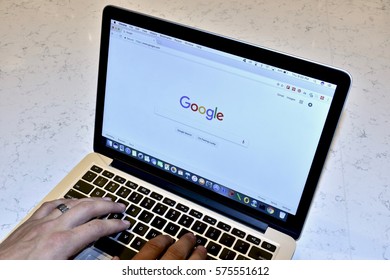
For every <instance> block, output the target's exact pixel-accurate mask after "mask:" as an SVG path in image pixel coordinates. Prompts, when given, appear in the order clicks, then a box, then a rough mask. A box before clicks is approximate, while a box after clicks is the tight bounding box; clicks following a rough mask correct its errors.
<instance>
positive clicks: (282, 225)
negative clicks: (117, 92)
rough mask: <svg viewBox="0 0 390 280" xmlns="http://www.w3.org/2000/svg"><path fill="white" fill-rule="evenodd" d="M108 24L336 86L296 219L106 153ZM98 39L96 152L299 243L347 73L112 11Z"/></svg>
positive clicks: (347, 85) (338, 112)
mask: <svg viewBox="0 0 390 280" xmlns="http://www.w3.org/2000/svg"><path fill="white" fill-rule="evenodd" d="M111 20H117V21H120V22H124V23H127V24H131V25H135V26H139V27H141V28H145V29H148V30H152V31H155V32H158V33H163V34H166V35H169V36H172V37H176V38H180V39H182V40H185V41H189V42H193V43H196V44H199V45H203V46H206V47H210V48H215V49H218V50H221V51H224V52H228V53H231V54H234V55H237V56H242V57H246V58H248V59H252V60H254V61H259V62H262V63H264V64H268V65H272V66H275V67H278V68H282V69H286V70H288V71H291V72H295V73H301V74H302V75H306V76H310V77H313V78H316V79H318V80H323V81H326V82H329V83H332V84H335V85H337V88H336V91H335V94H334V97H333V100H332V103H331V107H330V111H329V114H328V117H327V119H326V121H325V125H324V129H323V132H322V134H321V137H320V141H319V145H318V148H317V150H316V153H315V156H314V160H313V163H312V165H311V168H310V172H309V175H308V180H307V182H306V184H305V187H304V191H303V194H302V197H301V201H300V204H299V207H298V210H297V213H296V215H291V214H290V215H288V219H287V221H281V220H279V219H276V218H273V217H271V216H269V215H267V214H264V213H261V212H259V211H256V210H254V209H251V208H250V207H248V206H245V205H243V204H240V203H238V202H235V201H232V200H231V199H229V198H226V197H223V196H219V195H217V194H215V193H213V192H211V191H207V190H206V189H203V188H199V186H197V185H195V184H192V183H191V182H189V181H186V180H184V179H181V178H178V177H177V176H174V175H172V174H169V173H166V172H164V171H162V170H158V169H156V168H153V167H152V166H150V165H148V164H146V163H143V162H141V161H139V160H136V159H134V158H131V157H128V156H126V155H125V154H123V153H120V152H119V151H116V150H113V149H111V148H109V147H106V139H105V138H104V137H103V136H102V128H103V113H104V98H105V88H106V71H107V57H108V49H109V34H110V25H111ZM101 34H102V35H101V46H100V60H99V74H98V75H99V76H98V85H97V101H96V102H97V103H96V120H95V132H94V151H95V152H98V153H101V154H103V155H105V156H108V157H110V158H112V159H114V160H118V161H120V162H122V163H125V164H127V165H129V166H132V167H133V168H135V169H136V170H137V171H138V173H139V174H142V173H144V175H145V176H142V177H144V178H143V179H146V180H148V179H150V181H153V183H157V184H158V181H159V180H160V181H161V182H165V183H166V182H169V184H166V185H170V189H171V190H173V189H175V188H180V189H181V191H179V192H178V193H179V194H181V195H183V194H184V195H185V196H187V197H188V198H194V199H195V200H197V202H199V203H201V204H205V203H202V201H203V202H204V201H207V205H206V206H207V207H209V208H211V209H213V210H217V211H218V210H220V206H221V205H228V208H230V209H232V211H229V213H228V214H229V215H230V216H232V218H236V219H238V220H241V221H242V219H243V218H244V221H242V222H244V223H245V222H246V223H247V224H250V225H253V220H259V221H261V224H262V223H266V224H268V226H271V227H273V228H275V229H277V230H280V231H282V232H284V233H286V234H288V235H290V236H292V237H293V238H294V239H298V238H299V236H300V234H301V231H302V228H303V225H304V222H305V220H306V217H307V213H308V210H309V208H310V204H311V201H312V199H313V196H314V193H315V190H316V187H317V184H318V181H319V178H320V175H321V171H322V168H323V165H324V163H325V160H326V156H327V153H328V150H329V148H330V145H331V142H332V138H333V135H334V132H335V129H336V126H337V123H338V120H339V117H340V115H341V112H342V108H343V105H344V103H345V100H346V96H347V93H348V90H349V88H350V84H351V78H350V75H349V74H348V73H346V72H345V71H342V70H340V69H335V68H333V67H330V66H326V65H322V64H319V63H315V62H312V61H308V60H305V59H302V58H298V57H294V56H291V55H287V54H283V53H280V52H277V51H274V50H270V49H266V48H262V47H259V46H254V45H251V44H247V43H244V42H240V41H237V40H233V39H230V38H226V37H223V36H220V35H216V34H212V33H209V32H206V31H202V30H198V29H194V28H191V27H188V26H184V25H180V24H177V23H173V22H169V21H166V20H163V19H158V18H155V17H151V16H148V15H144V14H140V13H137V12H134V11H129V10H124V9H121V8H118V7H114V6H107V7H106V8H105V9H104V11H103V19H102V33H101ZM153 177H155V178H153ZM157 178H159V180H156V179H157ZM172 186H174V187H172ZM195 190H196V192H195ZM195 193H196V195H195V196H194V195H193V194H195ZM186 194H187V195H186ZM202 198H203V199H202ZM213 201H218V203H217V202H216V203H213ZM245 220H246V221H245Z"/></svg>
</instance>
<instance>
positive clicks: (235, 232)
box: [232, 228, 246, 238]
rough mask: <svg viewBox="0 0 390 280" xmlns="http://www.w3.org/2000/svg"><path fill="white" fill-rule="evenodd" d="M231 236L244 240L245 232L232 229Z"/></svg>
mask: <svg viewBox="0 0 390 280" xmlns="http://www.w3.org/2000/svg"><path fill="white" fill-rule="evenodd" d="M232 234H233V235H235V236H237V237H239V238H244V237H245V235H246V233H245V232H243V231H242V230H239V229H236V228H234V229H233V230H232Z"/></svg>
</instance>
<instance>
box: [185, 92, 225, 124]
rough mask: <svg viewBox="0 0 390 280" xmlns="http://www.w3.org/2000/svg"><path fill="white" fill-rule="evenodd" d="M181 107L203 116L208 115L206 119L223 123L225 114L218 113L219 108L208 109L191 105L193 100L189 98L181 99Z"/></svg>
mask: <svg viewBox="0 0 390 280" xmlns="http://www.w3.org/2000/svg"><path fill="white" fill-rule="evenodd" d="M180 105H181V106H182V107H183V108H185V109H188V108H190V109H191V110H192V111H193V112H199V114H201V115H206V119H208V120H209V121H211V120H212V119H217V120H218V121H223V117H224V115H223V113H222V112H218V108H217V107H215V109H206V107H204V106H199V105H198V104H196V103H191V99H190V98H189V97H188V96H182V97H181V98H180Z"/></svg>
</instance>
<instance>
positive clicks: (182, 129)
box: [103, 36, 329, 214]
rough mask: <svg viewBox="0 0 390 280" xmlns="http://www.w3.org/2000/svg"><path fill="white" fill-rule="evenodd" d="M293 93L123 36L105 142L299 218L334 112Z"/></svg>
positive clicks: (112, 67) (114, 58)
mask: <svg viewBox="0 0 390 280" xmlns="http://www.w3.org/2000/svg"><path fill="white" fill-rule="evenodd" d="M288 94H290V93H289V92H287V90H286V89H284V88H280V87H278V86H277V85H276V82H275V85H272V84H268V83H263V82H261V81H259V80H256V79H253V78H246V77H245V76H244V75H242V74H241V73H240V71H238V72H237V71H229V68H228V67H225V66H224V65H220V67H218V64H217V63H214V62H211V61H210V64H207V60H202V59H197V58H196V57H194V59H191V56H190V55H186V54H183V55H182V56H181V55H180V53H176V52H169V51H167V52H165V51H163V50H162V49H158V48H153V47H152V46H148V45H143V44H139V43H135V42H130V41H128V40H124V39H123V38H122V37H120V36H114V37H112V38H111V41H110V48H109V63H108V76H107V85H106V99H105V110H104V121H103V136H105V137H108V138H111V139H114V140H116V141H118V142H121V143H122V144H125V145H127V146H129V147H132V148H134V149H138V150H140V151H143V152H145V153H148V154H150V155H153V156H155V157H157V158H160V159H162V160H165V161H166V162H170V163H171V164H174V165H176V166H178V167H180V168H183V169H185V170H189V171H191V172H193V173H195V174H199V175H201V176H204V177H205V178H208V179H210V180H213V181H215V182H218V183H219V184H221V185H224V186H226V187H228V188H231V189H234V190H236V191H238V192H240V193H243V194H245V195H248V196H250V197H253V198H255V199H258V200H259V201H263V202H265V203H268V204H271V205H274V206H275V207H277V208H279V209H281V210H284V211H286V212H288V213H290V214H295V213H296V210H297V205H298V203H299V200H300V198H301V193H302V191H303V188H304V185H305V182H306V177H307V174H308V172H309V169H310V166H311V163H312V159H313V156H314V153H315V149H316V146H317V143H318V140H319V137H320V134H321V132H322V127H323V123H324V120H325V118H326V115H327V113H328V108H329V104H327V103H326V102H316V101H312V102H310V104H309V102H308V101H307V100H303V102H301V103H299V102H298V100H293V98H287V97H288ZM318 120H321V121H318Z"/></svg>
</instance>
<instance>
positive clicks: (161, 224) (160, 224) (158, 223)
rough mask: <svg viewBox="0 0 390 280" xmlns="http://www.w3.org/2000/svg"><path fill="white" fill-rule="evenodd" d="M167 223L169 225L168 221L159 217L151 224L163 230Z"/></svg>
mask: <svg viewBox="0 0 390 280" xmlns="http://www.w3.org/2000/svg"><path fill="white" fill-rule="evenodd" d="M166 223H167V220H165V219H163V218H161V217H159V216H157V217H155V218H154V220H153V222H152V223H151V225H152V226H154V227H155V228H158V229H162V228H163V227H164V226H165V224H166Z"/></svg>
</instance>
